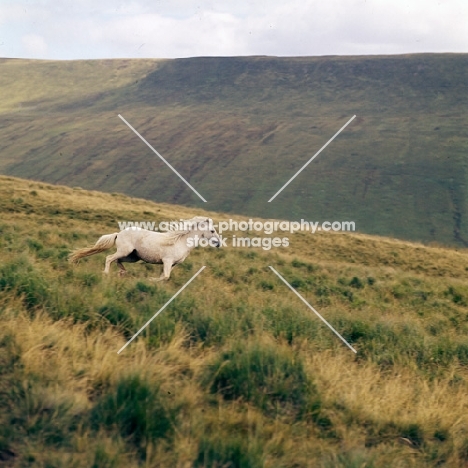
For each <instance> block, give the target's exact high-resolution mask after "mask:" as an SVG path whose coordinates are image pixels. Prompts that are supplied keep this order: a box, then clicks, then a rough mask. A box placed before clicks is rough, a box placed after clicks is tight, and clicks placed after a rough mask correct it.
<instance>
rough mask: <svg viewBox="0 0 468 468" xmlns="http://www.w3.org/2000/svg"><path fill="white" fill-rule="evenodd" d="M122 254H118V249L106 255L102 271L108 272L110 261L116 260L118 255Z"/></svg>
mask: <svg viewBox="0 0 468 468" xmlns="http://www.w3.org/2000/svg"><path fill="white" fill-rule="evenodd" d="M121 256H122V254H120V253H119V252H118V251H117V252H116V253H115V254H112V255H108V256H107V257H106V267H105V268H104V272H103V273H105V274H106V275H108V274H109V270H110V266H111V263H112V262H115V261H116V260H118V259H119V258H120V257H121Z"/></svg>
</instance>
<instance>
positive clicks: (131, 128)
mask: <svg viewBox="0 0 468 468" xmlns="http://www.w3.org/2000/svg"><path fill="white" fill-rule="evenodd" d="M118 115H119V117H120V118H121V119H122V121H123V122H124V123H125V124H126V125H127V126H128V128H130V130H132V131H133V132H134V133H135V134H136V135H137V136H139V137H140V138H141V140H142V141H143V143H145V144H146V145H147V146H148V147H149V148H150V149H151V150H152V151H153V152H154V153H155V154H156V155H157V156H159V158H160V159H161V161H162V162H164V163H165V164H166V165H167V166H168V167H169V168H170V169H171V170H172V171H173V172H174V173H175V174H176V175H178V176H179V178H180V179H181V180H182V181H183V182H185V183H186V184H187V185H188V186H189V187H190V188H191V189H192V190H193V191H194V192H195V193H196V194H197V195H198V196H199V197H200V198H201V199H202V200H203V201H204V202H205V203H206V200H205V199H204V198H203V197H202V196H201V195H200V194H199V193H198V192H197V191H196V190H195V189H194V188H193V187H192V186H191V185H190V184H189V183H188V182H187V181H186V180H185V179H184V178H183V177H182V176H181V175H180V174H179V173H178V172H177V171H176V170H175V169H174V168H173V167H172V166H171V165H170V164H169V163H168V162H167V161H166V160H165V159H164V158H163V157H162V156H161V155H160V154H159V153H158V152H157V151H156V150H155V149H154V148H153V147H152V146H151V145H150V144H149V143H148V142H147V141H146V140H145V139H144V138H143V137H142V136H141V135H140V134H139V133H138V132H137V131H136V130H135V129H134V128H133V127H132V126H131V125H130V124H129V123H128V122H127V121H126V120H125V119H124V118H123V117H122V116H121V115H120V114H118Z"/></svg>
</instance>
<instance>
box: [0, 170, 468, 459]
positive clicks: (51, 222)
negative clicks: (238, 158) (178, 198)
mask: <svg viewBox="0 0 468 468" xmlns="http://www.w3.org/2000/svg"><path fill="white" fill-rule="evenodd" d="M0 191H1V192H2V194H4V196H3V197H2V201H1V203H0V206H1V210H2V218H3V219H2V223H0V230H1V233H2V238H1V240H0V246H1V247H2V251H3V252H2V255H3V264H2V266H0V291H1V294H2V297H1V300H0V352H1V356H0V372H1V376H0V377H1V378H2V380H3V382H4V383H3V384H0V425H1V426H2V427H4V428H6V430H2V431H0V457H2V458H0V460H2V461H3V462H4V463H5V466H12V467H22V466H41V467H42V466H44V467H45V466H57V467H68V466H76V467H89V466H92V467H139V466H154V467H180V468H185V467H187V468H188V467H207V468H208V467H215V466H219V467H221V466H238V467H244V466H249V467H250V466H252V467H260V466H261V467H266V468H269V467H271V468H276V467H293V466H294V467H302V466H304V467H324V468H327V467H335V466H336V467H357V466H359V467H380V466H382V467H387V466H392V467H393V466H395V467H426V466H448V467H454V468H455V467H461V466H467V465H468V416H467V414H468V411H467V409H468V392H467V389H468V385H467V382H468V368H467V365H468V353H467V350H468V340H467V337H468V325H467V324H468V317H467V313H466V301H467V300H468V285H467V282H466V275H467V270H466V266H467V254H466V252H465V251H457V250H455V249H445V248H442V247H429V246H424V245H419V244H411V243H408V242H402V241H397V240H393V239H386V238H376V237H370V236H364V235H360V234H346V235H344V234H339V235H338V234H325V233H321V234H315V235H311V234H295V235H294V236H290V237H291V239H292V242H291V248H289V249H278V250H277V251H271V252H264V251H261V250H259V249H256V250H255V249H233V248H228V249H223V250H221V251H215V250H203V249H199V250H196V251H194V252H193V253H192V254H191V256H190V257H189V258H188V259H187V261H186V262H185V264H184V266H180V267H177V269H176V270H175V271H174V274H173V278H172V279H171V281H170V282H169V283H167V284H164V285H158V286H157V287H156V286H154V285H151V283H149V282H147V281H146V278H147V277H148V276H153V273H152V272H151V268H152V267H150V268H149V269H146V268H145V267H144V266H142V265H131V266H130V268H129V270H130V273H129V277H128V278H126V279H125V280H121V279H118V278H117V277H116V276H114V275H115V274H116V272H115V271H113V275H111V277H110V278H106V279H103V278H101V270H102V267H103V256H96V257H91V258H90V259H89V260H87V261H84V262H82V263H81V264H80V265H78V266H77V267H71V266H70V265H69V264H68V263H67V261H66V254H67V253H68V251H69V250H72V249H73V248H77V247H83V246H84V245H87V244H89V243H93V242H94V241H95V240H96V239H97V236H99V235H101V234H104V233H106V232H112V230H111V229H115V230H117V227H116V221H118V220H132V219H134V220H145V219H150V220H156V221H158V220H167V219H179V218H189V217H192V216H193V215H194V214H206V215H208V216H212V217H213V218H215V219H216V220H220V219H228V216H227V215H218V214H216V213H209V212H204V211H202V210H196V211H195V210H191V209H188V208H181V207H175V206H169V205H157V204H154V203H151V202H147V201H145V200H137V199H128V198H126V197H124V196H121V195H111V194H102V193H99V192H86V191H83V190H78V189H71V188H66V187H54V186H49V185H46V184H42V183H39V182H27V181H22V180H20V179H14V178H5V177H0ZM98 215H99V216H101V217H99V216H98ZM237 219H241V218H240V217H239V218H237ZM285 236H287V234H285ZM62 253H63V254H62ZM201 265H207V269H206V271H204V272H203V274H202V275H200V277H199V278H197V280H196V284H195V283H194V284H193V285H190V286H189V288H187V290H186V291H184V293H183V294H182V295H181V296H180V298H178V299H177V300H176V301H174V304H173V305H171V306H169V307H168V308H167V310H165V311H164V313H163V314H161V315H160V316H159V317H158V318H157V320H156V321H155V322H153V323H152V324H151V326H150V327H148V329H147V331H145V332H144V333H142V334H141V335H140V336H139V337H138V338H137V339H136V340H134V341H133V342H132V343H131V344H130V345H129V346H128V347H127V348H126V349H125V350H124V351H123V352H122V353H121V354H120V355H118V354H117V351H118V350H119V349H120V348H121V347H122V346H123V344H124V343H125V342H126V341H127V340H128V338H129V337H130V336H131V335H132V334H133V333H134V332H135V331H136V330H137V329H138V328H139V327H140V326H141V325H142V324H143V323H145V321H146V320H147V319H148V318H149V317H151V316H152V314H154V312H155V311H156V310H157V309H158V308H159V307H160V306H161V305H162V304H164V303H165V302H166V301H167V299H168V298H169V297H171V296H172V294H173V293H174V292H176V291H177V290H178V289H179V288H180V287H181V286H182V285H183V284H184V283H185V282H186V281H187V280H188V279H189V278H190V277H191V276H192V275H193V274H194V272H195V271H197V269H198V268H199V267H200V266H201ZM268 265H273V266H274V267H275V268H276V269H277V270H278V271H280V272H281V274H282V275H284V277H285V278H286V279H287V280H288V281H289V282H290V283H291V284H294V285H295V288H296V289H297V290H298V291H299V293H300V294H301V295H303V296H304V297H305V298H306V299H307V300H308V301H310V303H311V304H312V305H314V306H315V307H316V308H317V309H318V310H319V311H320V313H322V315H324V316H325V317H326V318H327V320H329V321H330V322H331V323H332V324H333V325H334V326H335V327H336V328H337V329H338V330H339V331H340V332H341V333H343V335H344V336H345V337H346V338H347V339H348V340H349V341H351V342H352V344H353V346H355V347H356V349H357V350H358V354H357V356H355V355H354V354H353V353H352V352H351V351H350V350H349V349H347V348H346V347H345V346H343V344H342V343H340V342H339V341H338V340H337V339H336V337H335V336H334V335H332V333H331V332H330V330H328V329H327V328H325V327H324V326H323V325H322V324H321V323H320V322H319V321H318V319H316V317H314V316H313V315H311V314H310V313H309V311H308V310H307V309H306V308H305V307H304V306H303V305H302V304H301V303H300V301H298V300H297V299H296V298H295V297H294V296H293V294H292V293H290V292H289V291H288V290H287V289H286V287H285V286H284V285H282V284H281V283H280V282H279V281H278V280H277V279H276V278H275V277H274V275H272V273H271V272H270V271H269V269H268ZM242 353H245V354H242ZM226 369H228V371H225V370H226ZM301 369H303V370H301ZM226 372H227V373H226ZM302 372H303V374H302ZM245 375H248V376H249V378H247V379H246V378H245V377H243V376H245ZM135 379H136V380H135ZM220 379H221V380H220ZM223 379H224V380H223ZM249 381H250V382H253V384H252V385H253V386H249V385H248V384H249ZM215 382H218V383H219V382H221V383H219V385H218V387H216V389H217V390H213V389H214V388H215V387H213V385H214V383H215ZM223 385H224V386H223ZM298 389H299V390H298ZM230 392H231V393H230ZM139 395H141V396H139ZM265 395H266V400H262V398H264V397H265ZM259 398H260V399H259ZM262 401H263V403H261V402H262ZM128 402H130V403H131V404H130V403H128ZM145 405H147V408H148V409H147V412H146V413H144V412H143V413H138V411H137V409H138V408H141V407H145ZM151 405H153V406H151ZM145 414H146V416H145ZM138 415H139V416H138ZM155 415H156V416H155ZM125 418H130V419H129V420H130V421H133V423H132V424H136V426H131V425H130V426H127V425H126V423H125V421H126V419H125ZM132 418H133V419H132ZM141 418H143V419H144V421H143V422H142V421H141ZM154 420H158V421H161V425H164V424H167V427H166V426H164V427H166V429H165V432H164V434H163V435H162V436H160V435H158V434H159V432H158V431H159V430H160V427H159V426H158V425H156V426H154V424H153V422H152V421H154ZM138 421H140V423H141V424H140V423H138ZM124 423H125V424H124ZM161 427H162V426H161ZM161 430H162V429H161ZM138 431H140V432H138ZM138 434H139V435H138ZM229 463H230V465H229Z"/></svg>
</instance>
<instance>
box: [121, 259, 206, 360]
mask: <svg viewBox="0 0 468 468" xmlns="http://www.w3.org/2000/svg"><path fill="white" fill-rule="evenodd" d="M205 268H206V266H202V267H201V268H200V269H199V270H198V271H197V272H196V273H195V274H194V275H193V276H192V277H191V278H190V279H189V280H188V281H187V282H186V283H185V284H184V285H183V286H182V287H181V288H180V289H179V290H178V291H177V292H176V293H175V294H174V295H173V296H172V297H171V298H170V299H169V300H168V301H167V302H166V303H165V304H164V305H163V306H162V307H161V308H160V309H159V310H158V311H157V312H156V313H155V314H154V315H153V316H152V317H151V318H150V319H149V320H148V321H147V322H146V323H145V324H144V325H143V326H142V327H141V328H140V329H139V330H138V331H137V332H136V333H135V334H134V335H133V336H132V337H131V338H130V339H129V340H128V341H127V343H125V344H124V345H123V346H122V347H121V348H120V350H119V351H118V352H117V354H120V353H121V352H122V351H123V350H124V349H125V348H126V347H127V346H128V345H129V344H130V343H131V342H132V341H133V340H134V339H135V338H136V337H137V336H138V335H139V334H140V333H141V332H142V331H143V330H144V329H145V328H146V327H147V326H148V325H149V324H150V323H151V322H152V321H153V320H154V319H155V318H156V317H157V316H158V315H159V314H160V313H161V312H162V311H163V310H164V309H165V308H166V307H167V306H168V305H169V304H170V303H171V302H172V301H173V300H174V299H175V298H176V297H177V296H178V295H179V294H180V293H181V292H182V291H183V290H184V289H185V288H186V287H187V286H188V285H189V284H190V283H191V282H192V281H193V280H194V279H195V278H196V277H197V276H198V275H199V274H200V273H201V272H202V271H203V270H204V269H205Z"/></svg>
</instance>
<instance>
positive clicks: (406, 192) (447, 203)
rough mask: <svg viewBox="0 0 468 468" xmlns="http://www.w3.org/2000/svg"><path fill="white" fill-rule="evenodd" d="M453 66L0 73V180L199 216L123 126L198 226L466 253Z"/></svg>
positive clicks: (463, 67) (250, 62) (243, 64)
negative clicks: (363, 238) (280, 224)
mask: <svg viewBox="0 0 468 468" xmlns="http://www.w3.org/2000/svg"><path fill="white" fill-rule="evenodd" d="M467 67H468V58H467V55H466V54H419V55H418V54H417V55H408V56H374V57H297V58H275V57H243V58H239V57H231V58H220V57H218V58H216V57H215V58H194V59H180V60H95V61H72V62H53V61H51V62H48V61H31V60H3V61H1V62H0V71H1V73H0V89H2V96H4V97H3V98H2V102H1V103H0V172H1V173H3V174H9V175H13V176H18V177H23V178H32V179H35V180H42V181H47V182H51V183H59V184H65V185H68V186H80V187H83V188H85V189H93V190H96V189H97V190H102V191H106V192H111V193H112V192H115V191H118V192H122V193H126V194H129V195H131V196H137V197H142V198H146V199H151V200H154V201H158V202H167V203H175V204H182V205H186V206H191V207H192V208H194V207H200V206H201V205H200V200H199V199H198V197H197V196H196V195H195V194H194V193H193V192H192V191H191V190H190V189H189V188H187V187H186V186H185V185H184V184H182V183H181V182H180V180H179V179H177V177H176V176H175V175H174V174H173V173H172V172H171V171H170V170H169V169H168V168H167V167H166V166H165V165H164V164H163V163H162V162H161V161H160V160H159V159H158V158H157V157H156V156H155V155H154V154H153V153H152V152H151V150H150V149H149V148H147V147H146V146H145V145H144V144H143V143H142V142H141V141H140V140H139V139H138V137H137V136H136V135H134V134H133V133H132V132H131V131H130V129H128V128H127V127H126V126H125V125H124V123H123V122H122V121H121V120H120V119H119V118H118V117H117V114H122V115H123V116H124V117H125V118H126V119H127V120H128V121H129V122H130V123H131V124H132V125H133V126H134V127H135V128H136V129H137V130H138V131H139V132H140V133H141V134H142V135H143V136H144V137H145V138H146V139H147V140H148V141H149V142H150V143H151V144H152V145H154V147H155V148H156V149H157V150H158V151H159V152H160V153H161V154H162V155H163V156H164V157H166V158H167V159H168V160H169V161H170V162H171V164H172V165H173V166H174V167H175V168H176V169H177V170H178V171H179V172H180V173H181V174H182V175H183V176H184V177H185V178H186V179H188V180H189V181H190V183H191V184H192V185H193V186H194V187H195V188H196V189H197V190H198V191H199V192H200V193H201V194H202V196H204V197H205V198H206V199H207V200H208V204H207V207H208V208H209V209H210V210H212V211H218V212H229V213H238V214H239V213H240V214H243V215H252V216H261V217H264V218H277V219H300V218H304V219H309V220H314V221H325V220H328V221H334V220H339V221H348V220H352V221H355V222H356V225H357V226H358V229H359V231H360V232H363V233H368V234H378V235H381V236H389V237H397V238H401V239H409V240H413V241H420V242H423V243H425V244H430V243H439V244H445V245H454V246H465V247H466V246H467V245H468V227H467V219H468V218H467V217H468V212H467V197H468V195H467V190H466V187H467V182H466V181H467V158H466V154H467V151H468V146H467V141H468V139H467V138H466V137H467V135H466V128H467V127H468V122H467V113H466V108H467V105H468V102H467V96H468V94H467V92H466V91H467V90H466V76H467V73H468V69H467ZM353 115H356V116H357V117H356V119H355V120H354V121H353V122H352V124H350V125H349V127H348V128H346V130H345V131H344V132H343V133H342V134H341V135H339V137H338V138H337V139H336V140H335V141H334V142H333V143H332V144H331V145H330V146H329V147H328V148H327V149H326V150H325V151H324V152H323V153H322V154H321V155H320V156H319V157H318V158H317V159H316V160H314V161H313V163H312V164H310V166H309V167H308V168H307V169H306V170H305V171H303V172H302V173H301V174H300V176H298V177H297V179H296V180H295V181H294V182H293V183H292V184H291V185H289V186H288V187H287V188H286V189H285V190H284V191H283V192H282V193H281V195H280V196H278V197H277V198H276V199H275V201H274V203H267V200H269V199H270V197H272V196H273V195H274V194H275V193H276V191H277V190H279V188H280V187H281V186H282V185H283V184H284V183H285V182H286V181H287V180H288V179H289V178H290V177H291V176H292V175H293V174H294V173H295V172H296V171H297V170H298V169H299V168H300V167H301V166H302V165H303V164H304V163H305V162H306V161H308V160H309V159H310V158H311V157H312V155H313V154H314V153H315V152H316V151H318V150H319V149H320V148H321V147H322V145H324V144H325V143H326V142H327V141H328V140H329V139H330V138H331V137H332V135H334V134H335V133H336V132H337V130H338V129H339V128H341V127H342V126H343V125H344V124H345V122H346V121H347V120H348V119H350V118H351V116H353ZM204 208H206V206H205V207H204Z"/></svg>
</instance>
